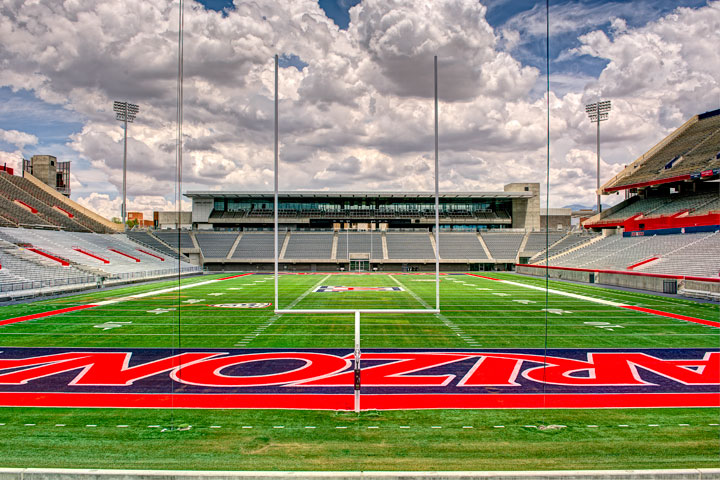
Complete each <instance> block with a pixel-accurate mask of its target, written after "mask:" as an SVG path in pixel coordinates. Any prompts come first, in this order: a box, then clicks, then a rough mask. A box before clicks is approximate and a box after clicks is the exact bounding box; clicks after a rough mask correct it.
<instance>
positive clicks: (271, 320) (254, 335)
mask: <svg viewBox="0 0 720 480" xmlns="http://www.w3.org/2000/svg"><path fill="white" fill-rule="evenodd" d="M328 278H330V275H326V276H325V277H323V279H322V280H320V281H319V282H318V283H316V284H315V285H313V286H312V287H310V288H309V289H308V290H306V291H305V292H304V293H303V294H302V295H300V296H299V297H297V298H296V299H295V300H293V301H292V303H291V304H290V305H288V306H287V310H290V309H292V308H293V307H294V306H295V305H297V304H298V303H300V302H301V301H302V300H303V299H304V298H305V297H307V296H308V295H310V294H311V293H312V292H313V291H314V290H315V289H316V288H318V287H319V286H321V285H322V284H323V283H325V280H327V279H328ZM276 307H277V305H276ZM282 315H283V314H282V313H280V314H275V315H273V316H272V317H270V318H268V320H267V322H265V323H263V324H262V325H260V326H259V327H257V328H256V329H255V330H254V331H253V332H252V333H249V334H247V335H245V336H244V337H243V338H242V339H241V340H240V341H239V342H237V343H236V344H235V346H236V347H244V346H246V345H247V344H248V343H249V342H250V341H252V340H254V339H255V338H257V337H258V336H260V334H262V333H263V332H264V331H265V330H266V329H267V328H268V327H270V326H271V325H272V324H273V323H275V322H276V321H277V320H278V319H279V318H280V317H282Z"/></svg>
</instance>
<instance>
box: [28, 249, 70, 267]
mask: <svg viewBox="0 0 720 480" xmlns="http://www.w3.org/2000/svg"><path fill="white" fill-rule="evenodd" d="M28 250H30V251H31V252H35V253H37V254H38V255H42V256H43V257H47V258H49V259H50V260H55V261H56V262H59V263H60V264H61V265H62V266H63V267H67V266H69V265H70V262H68V261H67V260H63V259H62V258H58V257H55V256H53V255H50V254H49V253H47V252H43V251H42V250H38V249H37V248H28Z"/></svg>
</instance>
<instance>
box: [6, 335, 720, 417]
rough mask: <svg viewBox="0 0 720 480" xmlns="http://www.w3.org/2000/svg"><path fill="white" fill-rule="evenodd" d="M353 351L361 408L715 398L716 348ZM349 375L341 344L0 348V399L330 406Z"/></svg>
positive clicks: (344, 401) (347, 398)
mask: <svg viewBox="0 0 720 480" xmlns="http://www.w3.org/2000/svg"><path fill="white" fill-rule="evenodd" d="M361 360H362V362H361V363H362V370H361V392H362V395H363V398H366V399H367V400H366V402H367V403H366V406H365V408H379V409H384V408H603V407H613V408H617V407H648V406H650V407H700V406H716V407H717V406H720V395H718V393H717V392H718V388H719V387H720V350H717V349H659V350H626V351H616V350H593V351H587V350H570V349H559V350H548V351H547V352H545V351H544V350H461V351H446V350H419V351H396V350H377V349H376V350H368V351H366V352H363V353H362V359H361ZM353 383H354V372H353V352H352V351H351V350H349V349H346V350H335V349H332V350H330V349H317V350H301V351H283V350H252V349H242V350H216V349H204V350H195V349H185V350H179V351H172V350H165V349H144V350H140V349H127V350H119V349H102V350H97V349H95V350H90V349H30V348H8V349H3V351H2V352H1V353H0V406H13V405H15V406H118V407H123V406H145V407H163V406H165V403H163V402H168V403H167V405H183V407H180V408H314V409H333V410H335V409H345V408H346V407H347V408H352V401H351V400H352V391H353ZM169 394H172V401H171V400H170V397H169V396H168V395H169ZM183 399H184V400H183ZM177 402H179V403H177ZM183 402H184V403H183ZM348 402H349V403H348Z"/></svg>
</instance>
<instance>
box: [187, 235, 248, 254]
mask: <svg viewBox="0 0 720 480" xmlns="http://www.w3.org/2000/svg"><path fill="white" fill-rule="evenodd" d="M237 237H238V234H237V232H232V233H225V232H197V233H195V240H197V243H198V245H199V246H200V251H201V252H202V254H203V257H207V258H225V257H227V254H228V253H230V249H231V248H232V246H233V244H234V243H235V240H237Z"/></svg>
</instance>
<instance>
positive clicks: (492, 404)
mask: <svg viewBox="0 0 720 480" xmlns="http://www.w3.org/2000/svg"><path fill="white" fill-rule="evenodd" d="M353 402H354V396H353V394H335V395H333V394H292V395H277V394H187V393H178V394H169V393H166V394H148V393H122V394H118V393H54V392H53V393H48V392H3V394H2V395H1V396H0V407H55V408H63V407H68V408H161V409H165V408H183V409H282V410H352V409H353V407H354V403H353ZM713 407H720V394H719V393H638V394H632V393H629V394H628V393H615V394H602V393H600V394H596V393H593V394H573V393H569V394H546V395H543V394H487V395H460V394H417V395H405V394H398V395H393V394H386V395H363V396H362V397H361V403H360V409H361V410H428V409H438V410H439V409H548V408H713Z"/></svg>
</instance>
